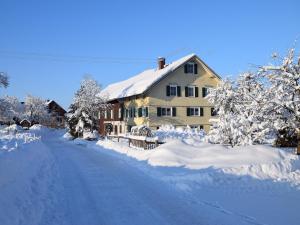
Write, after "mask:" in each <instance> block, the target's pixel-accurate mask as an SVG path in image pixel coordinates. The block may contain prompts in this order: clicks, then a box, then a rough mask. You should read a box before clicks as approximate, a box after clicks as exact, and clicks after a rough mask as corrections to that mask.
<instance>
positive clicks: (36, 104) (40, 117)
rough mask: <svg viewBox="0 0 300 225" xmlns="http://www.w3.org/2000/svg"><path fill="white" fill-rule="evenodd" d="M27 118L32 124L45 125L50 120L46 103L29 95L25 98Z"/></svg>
mask: <svg viewBox="0 0 300 225" xmlns="http://www.w3.org/2000/svg"><path fill="white" fill-rule="evenodd" d="M25 118H26V119H28V120H29V121H31V122H32V123H41V124H42V123H45V122H47V121H49V119H50V113H49V111H48V108H47V105H46V101H45V100H44V99H42V98H39V97H34V96H32V95H27V96H26V98H25Z"/></svg>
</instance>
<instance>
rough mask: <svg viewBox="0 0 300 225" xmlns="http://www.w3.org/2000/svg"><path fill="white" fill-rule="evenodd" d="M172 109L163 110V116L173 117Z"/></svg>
mask: <svg viewBox="0 0 300 225" xmlns="http://www.w3.org/2000/svg"><path fill="white" fill-rule="evenodd" d="M171 111H172V109H171V108H161V116H171Z"/></svg>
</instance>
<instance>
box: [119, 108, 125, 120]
mask: <svg viewBox="0 0 300 225" xmlns="http://www.w3.org/2000/svg"><path fill="white" fill-rule="evenodd" d="M123 118H124V108H121V118H120V119H121V120H123Z"/></svg>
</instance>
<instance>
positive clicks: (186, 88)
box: [185, 87, 189, 97]
mask: <svg viewBox="0 0 300 225" xmlns="http://www.w3.org/2000/svg"><path fill="white" fill-rule="evenodd" d="M188 92H189V90H188V87H185V97H188V96H189V93H188Z"/></svg>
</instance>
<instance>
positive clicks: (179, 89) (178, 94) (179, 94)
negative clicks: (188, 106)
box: [177, 86, 181, 97]
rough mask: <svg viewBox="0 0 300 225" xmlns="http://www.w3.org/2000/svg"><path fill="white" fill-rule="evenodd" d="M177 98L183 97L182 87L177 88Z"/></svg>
mask: <svg viewBox="0 0 300 225" xmlns="http://www.w3.org/2000/svg"><path fill="white" fill-rule="evenodd" d="M177 96H178V97H181V87H180V86H177Z"/></svg>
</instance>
